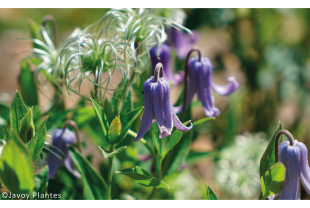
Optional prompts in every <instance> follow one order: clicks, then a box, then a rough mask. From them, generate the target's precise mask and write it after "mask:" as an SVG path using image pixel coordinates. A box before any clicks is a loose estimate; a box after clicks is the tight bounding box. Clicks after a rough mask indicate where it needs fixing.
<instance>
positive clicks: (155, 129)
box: [152, 122, 159, 152]
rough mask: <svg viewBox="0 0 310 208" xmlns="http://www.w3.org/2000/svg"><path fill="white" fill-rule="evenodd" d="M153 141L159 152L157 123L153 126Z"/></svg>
mask: <svg viewBox="0 0 310 208" xmlns="http://www.w3.org/2000/svg"><path fill="white" fill-rule="evenodd" d="M152 141H153V144H154V146H155V148H156V150H157V152H158V151H159V130H158V127H157V122H155V123H153V124H152Z"/></svg>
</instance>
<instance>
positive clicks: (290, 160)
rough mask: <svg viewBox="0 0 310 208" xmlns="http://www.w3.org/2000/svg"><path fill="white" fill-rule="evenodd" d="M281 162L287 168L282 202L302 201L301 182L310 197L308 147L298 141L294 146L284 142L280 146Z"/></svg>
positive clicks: (281, 194)
mask: <svg viewBox="0 0 310 208" xmlns="http://www.w3.org/2000/svg"><path fill="white" fill-rule="evenodd" d="M279 160H280V162H282V163H283V164H284V166H285V168H286V174H285V181H284V183H283V188H282V191H281V193H280V196H279V199H280V200H292V199H300V182H299V180H300V181H301V183H302V185H303V186H304V188H305V190H306V192H307V193H308V195H310V170H309V163H308V150H307V147H306V146H305V145H304V144H303V143H301V142H298V141H297V140H295V141H294V144H293V145H290V143H289V142H287V141H284V142H282V143H281V144H280V146H279Z"/></svg>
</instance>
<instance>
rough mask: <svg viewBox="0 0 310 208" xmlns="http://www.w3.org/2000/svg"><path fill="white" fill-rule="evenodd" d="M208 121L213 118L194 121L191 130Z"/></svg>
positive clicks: (213, 118)
mask: <svg viewBox="0 0 310 208" xmlns="http://www.w3.org/2000/svg"><path fill="white" fill-rule="evenodd" d="M210 120H215V117H210V118H202V119H199V120H198V121H195V122H194V123H193V128H196V127H198V126H200V125H201V124H203V123H206V122H207V121H210Z"/></svg>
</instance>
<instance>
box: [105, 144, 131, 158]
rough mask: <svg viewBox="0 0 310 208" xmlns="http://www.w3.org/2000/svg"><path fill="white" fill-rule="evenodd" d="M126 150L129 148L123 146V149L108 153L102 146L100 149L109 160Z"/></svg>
mask: <svg viewBox="0 0 310 208" xmlns="http://www.w3.org/2000/svg"><path fill="white" fill-rule="evenodd" d="M126 148H127V146H123V147H120V148H118V149H116V150H114V151H113V152H108V151H107V150H105V149H103V148H102V147H101V146H99V149H100V150H101V152H102V154H103V157H104V158H108V157H111V156H114V155H116V154H117V153H120V152H121V151H123V150H124V149H126Z"/></svg>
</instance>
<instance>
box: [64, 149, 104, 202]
mask: <svg viewBox="0 0 310 208" xmlns="http://www.w3.org/2000/svg"><path fill="white" fill-rule="evenodd" d="M69 154H70V156H71V158H72V160H73V162H74V165H75V167H76V168H77V170H78V171H79V172H80V173H81V175H82V180H83V184H84V190H83V193H84V198H85V199H91V200H94V199H106V196H107V194H106V191H107V184H106V182H105V181H104V179H103V178H102V177H101V176H100V175H99V174H98V173H97V172H96V171H95V170H94V169H93V167H92V165H91V164H90V163H89V162H88V160H87V159H86V158H85V157H84V156H82V155H81V154H80V153H78V152H76V151H75V150H74V149H73V148H72V147H71V146H70V147H69Z"/></svg>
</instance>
